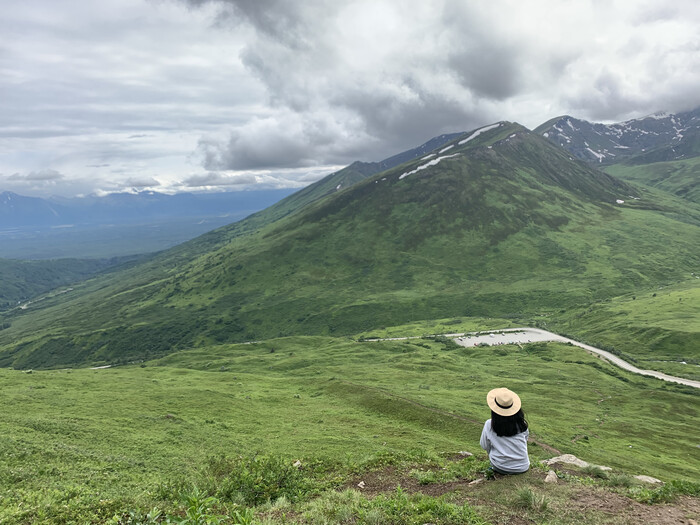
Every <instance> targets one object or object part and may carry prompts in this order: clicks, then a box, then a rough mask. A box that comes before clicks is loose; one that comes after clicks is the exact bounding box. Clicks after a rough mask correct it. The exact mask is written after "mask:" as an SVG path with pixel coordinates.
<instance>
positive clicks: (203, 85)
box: [0, 0, 700, 193]
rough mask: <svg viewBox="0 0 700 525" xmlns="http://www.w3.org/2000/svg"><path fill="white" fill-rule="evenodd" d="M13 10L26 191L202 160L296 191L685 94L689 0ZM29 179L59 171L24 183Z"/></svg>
mask: <svg viewBox="0 0 700 525" xmlns="http://www.w3.org/2000/svg"><path fill="white" fill-rule="evenodd" d="M15 4H16V5H13V8H12V9H8V10H5V12H4V13H3V14H4V16H3V17H2V19H0V71H2V75H0V91H1V92H2V93H3V96H2V97H0V114H2V115H3V118H2V121H1V122H0V171H2V172H3V173H20V174H25V175H23V176H20V177H19V178H15V179H13V180H9V178H8V177H5V178H4V179H0V182H2V184H3V185H5V186H7V187H9V186H10V185H11V184H14V186H13V187H20V185H24V186H23V187H26V188H28V189H32V191H36V192H39V191H42V188H43V190H44V191H49V190H50V191H57V192H58V191H61V192H64V193H67V192H72V191H78V190H79V191H84V192H89V191H94V190H96V189H100V190H104V191H118V190H119V189H122V188H128V187H132V186H130V185H129V182H130V181H131V182H134V181H136V182H139V181H140V182H148V181H157V182H160V184H161V188H163V189H178V190H179V189H183V188H189V187H190V186H189V184H190V183H194V182H196V181H195V180H193V179H192V177H194V175H192V173H193V172H196V171H198V170H199V169H200V166H201V167H203V168H204V169H205V170H208V171H209V172H212V173H218V174H223V175H218V176H217V177H218V178H211V177H210V176H209V175H207V176H201V175H200V177H205V178H202V180H201V181H200V182H202V183H203V184H204V183H206V182H207V180H205V179H206V177H209V179H208V182H210V183H211V184H205V186H214V185H219V184H225V183H228V182H231V181H235V180H236V179H235V178H233V179H232V178H231V177H232V176H236V175H240V176H241V179H240V180H242V181H243V180H245V181H247V182H246V184H256V185H261V184H262V185H270V186H273V187H289V185H297V186H300V185H302V184H303V183H305V182H306V180H304V179H303V177H306V176H307V174H311V175H309V176H310V177H311V178H313V177H316V176H317V175H320V174H321V172H323V171H324V170H325V172H326V173H328V172H330V171H332V170H331V166H338V165H341V164H347V163H350V162H352V161H354V160H379V159H381V158H385V157H387V156H390V155H392V154H394V153H397V152H398V151H401V150H403V149H406V148H409V147H412V146H416V145H418V144H420V143H422V142H424V141H425V140H427V139H429V138H431V137H432V136H435V135H438V134H440V133H444V132H452V131H467V130H470V129H473V128H475V127H478V126H481V125H484V124H487V123H491V122H494V121H497V120H504V119H505V120H512V121H518V122H520V123H522V124H524V125H526V126H529V127H534V126H537V125H538V124H540V123H541V122H543V121H544V120H547V119H548V118H550V117H552V116H554V115H559V114H563V113H569V114H573V115H575V116H577V117H580V118H586V119H592V120H625V119H628V118H634V117H638V116H642V115H644V114H648V113H651V112H653V111H657V110H669V111H677V110H684V109H689V108H692V107H697V106H698V105H700V41H698V38H697V27H698V25H700V3H698V2H696V1H694V0H678V1H676V2H674V3H672V4H671V3H668V2H666V1H663V0H643V1H641V2H606V1H602V0H576V1H574V2H560V1H556V0H543V1H542V2H513V1H509V0H493V1H491V2H460V1H457V0H434V1H431V2H425V1H422V0H405V1H402V2H395V1H391V0H373V1H372V2H369V1H367V0H346V1H345V2H337V1H334V0H308V1H304V2H290V1H288V0H169V1H155V2H154V1H151V0H130V1H129V2H123V1H121V0H103V1H102V2H99V3H85V2H83V1H82V0H62V1H61V2H55V1H51V0H31V2H18V3H15ZM282 168H298V170H297V171H294V170H291V171H286V172H284V173H283V171H284V170H283V169H282ZM46 170H55V171H56V172H58V173H62V174H64V177H63V178H55V179H51V178H49V179H46V180H43V181H42V180H41V179H37V180H33V181H31V180H29V179H27V174H30V173H35V174H41V173H42V172H44V171H46ZM235 172H243V173H235ZM250 172H254V173H255V182H251V181H252V179H251V178H250ZM36 176H40V175H36ZM22 177H24V178H22ZM185 181H186V182H185ZM236 187H241V186H236ZM0 189H2V188H0ZM28 191H29V190H28Z"/></svg>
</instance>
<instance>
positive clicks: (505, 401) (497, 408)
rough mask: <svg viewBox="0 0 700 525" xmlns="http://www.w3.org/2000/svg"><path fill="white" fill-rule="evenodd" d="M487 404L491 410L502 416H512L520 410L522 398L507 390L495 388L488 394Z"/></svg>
mask: <svg viewBox="0 0 700 525" xmlns="http://www.w3.org/2000/svg"><path fill="white" fill-rule="evenodd" d="M486 402H487V403H488V405H489V407H491V410H493V411H494V412H495V413H496V414H498V415H501V416H512V415H513V414H516V413H517V412H518V410H520V406H521V403H520V398H519V397H518V394H516V393H515V392H511V391H510V390H508V389H507V388H494V389H493V390H491V392H489V393H488V394H486Z"/></svg>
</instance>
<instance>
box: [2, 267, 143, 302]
mask: <svg viewBox="0 0 700 525" xmlns="http://www.w3.org/2000/svg"><path fill="white" fill-rule="evenodd" d="M129 260H130V258H114V259H107V260H105V259H101V260H86V259H58V260H50V261H18V260H12V259H0V311H2V310H7V309H9V308H15V307H17V306H18V305H19V304H20V303H22V302H27V301H28V300H29V299H36V298H37V297H38V296H39V295H40V294H43V293H46V292H49V291H50V290H53V289H55V288H58V287H59V286H65V285H68V284H72V283H75V282H77V281H82V280H84V279H86V278H88V277H89V276H91V275H94V274H97V273H100V272H103V271H105V270H107V269H108V268H112V267H115V266H117V265H120V264H124V263H126V262H127V261H129Z"/></svg>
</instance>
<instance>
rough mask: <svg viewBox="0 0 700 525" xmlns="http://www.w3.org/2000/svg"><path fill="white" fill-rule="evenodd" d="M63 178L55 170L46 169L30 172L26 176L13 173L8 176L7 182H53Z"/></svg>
mask: <svg viewBox="0 0 700 525" xmlns="http://www.w3.org/2000/svg"><path fill="white" fill-rule="evenodd" d="M63 178H64V176H63V175H62V174H61V173H59V172H58V171H56V170H52V169H46V170H39V171H32V172H29V173H27V174H26V175H20V174H19V173H15V174H13V175H10V177H9V180H15V181H27V182H55V181H57V180H61V179H63Z"/></svg>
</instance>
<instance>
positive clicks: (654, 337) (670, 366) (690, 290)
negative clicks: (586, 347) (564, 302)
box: [552, 276, 700, 380]
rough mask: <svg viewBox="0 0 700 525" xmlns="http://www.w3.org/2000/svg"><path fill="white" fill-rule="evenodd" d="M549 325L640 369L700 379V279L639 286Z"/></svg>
mask: <svg viewBox="0 0 700 525" xmlns="http://www.w3.org/2000/svg"><path fill="white" fill-rule="evenodd" d="M552 326H553V327H554V328H555V329H558V330H559V331H562V332H566V333H570V334H572V335H573V336H574V337H576V338H578V339H579V340H586V341H589V342H591V343H592V344H597V345H599V346H602V347H606V348H611V347H612V348H614V349H615V350H616V351H618V352H620V353H621V354H622V356H623V357H625V358H626V359H627V360H628V361H633V362H634V363H635V364H636V366H638V367H639V368H642V369H655V370H660V371H662V372H666V373H668V374H671V375H677V376H682V377H687V378H689V379H695V380H700V279H698V278H697V276H691V279H690V280H688V281H684V282H682V283H678V284H674V285H671V286H666V287H662V288H659V287H654V288H649V289H640V290H638V291H636V292H634V293H630V294H626V295H624V296H621V297H616V298H613V299H610V300H606V301H603V302H598V303H594V304H591V305H589V306H587V307H583V308H574V309H572V310H570V311H568V312H565V313H562V314H561V315H559V316H557V322H555V323H553V324H552Z"/></svg>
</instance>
